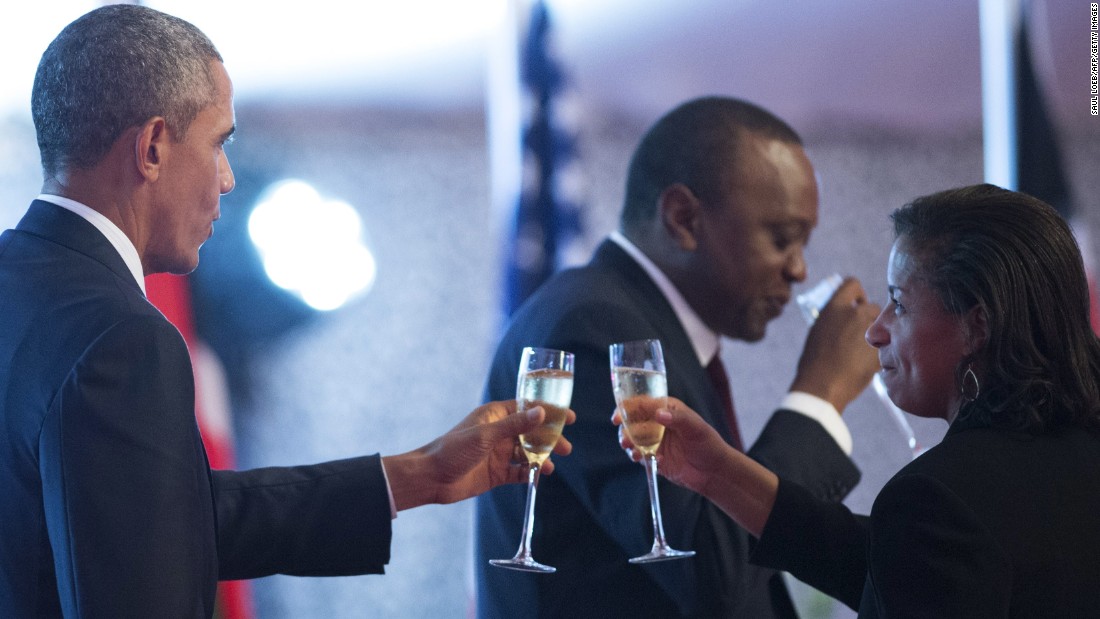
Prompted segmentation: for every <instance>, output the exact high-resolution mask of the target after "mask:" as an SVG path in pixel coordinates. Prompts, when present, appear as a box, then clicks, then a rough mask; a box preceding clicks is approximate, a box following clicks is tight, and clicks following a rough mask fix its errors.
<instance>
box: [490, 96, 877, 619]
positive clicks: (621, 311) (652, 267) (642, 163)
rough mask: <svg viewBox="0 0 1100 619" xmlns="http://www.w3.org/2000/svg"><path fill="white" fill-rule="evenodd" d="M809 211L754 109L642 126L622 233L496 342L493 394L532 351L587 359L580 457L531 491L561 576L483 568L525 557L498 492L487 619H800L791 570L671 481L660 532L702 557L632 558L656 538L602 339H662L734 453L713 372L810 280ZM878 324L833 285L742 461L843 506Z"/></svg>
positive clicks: (702, 109) (677, 391)
mask: <svg viewBox="0 0 1100 619" xmlns="http://www.w3.org/2000/svg"><path fill="white" fill-rule="evenodd" d="M817 203H818V195H817V185H816V181H815V179H814V174H813V169H812V167H811V165H810V162H809V160H808V159H807V157H806V155H805V153H804V152H803V149H802V146H801V141H800V139H799V137H798V136H797V135H796V134H795V132H794V131H793V130H792V129H791V128H790V127H788V126H787V125H786V124H785V123H784V122H783V121H781V120H780V119H778V118H776V117H775V116H774V115H772V114H770V113H769V112H767V111H765V110H763V109H761V108H759V107H757V106H755V105H752V104H749V103H746V102H743V101H738V100H734V99H727V98H717V97H714V98H705V99H699V100H695V101H691V102H688V103H686V104H684V105H682V106H680V107H678V108H677V109H675V110H673V111H672V112H670V113H668V114H667V115H665V116H664V117H663V118H662V119H660V120H659V121H658V122H657V123H656V124H655V125H654V126H653V127H652V128H651V129H650V130H649V131H648V132H647V134H646V135H645V137H644V138H643V139H642V142H641V144H640V145H639V146H638V148H637V150H636V151H635V154H634V157H633V159H632V162H631V165H630V170H629V175H628V179H627V185H626V198H625V203H624V208H623V212H622V216H621V221H620V230H619V231H618V232H616V233H613V234H612V235H611V238H610V239H608V240H607V241H605V242H604V243H603V244H602V245H601V246H600V247H599V248H598V249H597V251H596V254H595V257H594V258H593V259H592V261H591V262H590V263H589V264H588V265H587V266H585V267H583V268H579V269H574V270H570V271H566V272H564V273H561V274H559V275H557V276H555V277H554V278H553V279H552V280H551V281H549V282H548V283H547V284H546V285H544V286H543V287H542V288H541V289H540V290H539V291H538V292H536V293H535V295H533V297H532V298H531V299H530V300H529V301H528V302H527V303H526V304H525V305H524V306H523V307H522V308H521V309H520V310H519V311H518V312H517V313H516V314H515V316H514V317H513V322H512V324H511V326H510V328H509V329H508V332H507V333H506V335H505V336H504V338H503V340H502V341H501V343H500V346H499V348H498V349H497V354H496V357H495V359H494V362H493V366H492V370H491V373H490V375H489V379H488V386H487V395H488V397H489V398H498V397H501V396H503V395H506V394H511V393H513V390H514V389H515V372H516V367H517V362H518V359H519V355H520V350H521V348H522V347H523V346H547V347H553V348H559V349H564V350H568V351H571V352H573V353H574V354H575V355H576V376H575V387H574V392H573V402H572V406H573V408H574V410H576V411H577V415H578V421H577V424H576V425H575V426H572V427H571V428H569V429H568V430H567V434H568V435H569V437H570V440H571V441H572V442H573V444H574V445H576V447H577V449H576V455H574V456H573V457H572V458H570V459H569V461H568V462H563V463H561V465H560V466H559V469H558V471H559V473H558V475H556V476H555V477H554V478H552V479H546V480H544V481H543V482H541V483H540V487H539V499H538V502H537V511H538V517H537V518H536V525H535V531H534V542H533V548H534V554H535V556H536V558H537V559H538V560H539V561H540V562H543V563H546V564H548V565H551V566H554V567H556V568H557V573H555V574H551V575H532V574H526V573H521V572H513V571H509V570H503V569H499V568H496V567H492V566H489V565H488V563H487V561H488V560H489V559H493V558H501V557H507V556H510V555H511V553H512V552H514V549H515V548H514V547H515V544H516V540H517V539H518V534H519V530H520V522H521V518H522V511H523V510H522V508H523V494H522V490H521V491H519V492H515V491H512V489H505V488H502V489H497V490H494V491H493V492H491V493H488V494H486V495H485V496H482V497H480V498H479V499H478V503H477V524H476V538H477V539H476V546H475V547H476V566H475V569H476V570H477V581H478V587H477V596H478V614H479V616H480V617H483V618H494V619H495V618H508V617H527V618H534V617H569V618H577V617H593V618H596V617H601V618H602V617H627V616H629V617H706V618H711V617H738V618H745V619H766V618H769V617H783V618H789V617H794V616H795V614H796V613H795V610H794V607H793V605H792V603H791V601H790V598H789V595H788V593H787V590H786V587H785V585H784V583H783V581H782V578H781V574H779V573H777V572H775V571H772V570H768V569H763V568H759V567H755V566H751V565H748V564H747V562H746V561H747V559H748V556H749V554H750V551H751V548H750V540H749V536H748V534H747V533H746V532H745V531H744V530H742V529H740V528H739V527H738V526H737V525H736V524H735V523H734V522H733V521H732V520H730V519H729V518H727V517H726V516H725V515H724V514H723V513H722V512H721V511H720V510H719V509H717V508H716V507H715V506H714V505H712V504H711V503H709V502H708V501H706V500H705V499H703V498H701V497H700V496H698V495H696V494H693V493H691V492H688V491H686V490H683V489H681V488H678V487H675V486H673V485H671V484H667V483H664V480H662V483H661V485H660V494H661V506H662V509H663V514H664V524H665V533H666V535H667V537H668V540H669V542H670V544H671V545H672V546H673V547H675V548H679V549H690V550H695V551H696V552H697V555H696V556H695V557H694V558H690V559H681V560H676V561H667V562H661V563H652V564H647V565H632V564H629V563H628V562H627V559H628V558H630V557H632V556H637V555H640V554H643V553H644V552H645V550H647V548H648V546H649V544H650V542H651V540H652V539H653V529H652V523H651V521H650V515H649V506H648V501H649V499H648V496H647V491H646V486H645V482H644V476H643V472H642V470H641V469H640V468H639V467H638V466H637V465H636V464H634V463H632V462H630V461H629V460H628V459H627V458H625V457H624V456H623V454H622V452H621V450H620V449H619V446H618V441H617V436H616V430H615V428H614V427H613V426H612V425H611V423H610V422H609V418H610V416H611V412H612V410H613V409H614V406H615V404H614V399H613V396H612V389H611V384H610V378H609V374H610V369H609V365H608V345H609V344H611V343H613V342H621V341H628V340H638V339H649V338H657V339H660V340H661V342H662V344H663V347H664V354H665V360H666V366H667V371H668V391H669V394H670V395H673V396H676V397H678V398H680V399H682V400H683V401H684V402H687V403H689V405H690V406H691V407H693V408H694V409H695V410H698V411H700V412H701V414H702V415H703V416H704V417H705V418H706V420H707V421H708V422H709V423H710V424H711V425H713V426H714V427H715V428H717V429H718V431H719V432H720V433H721V434H722V435H723V436H724V437H725V438H726V439H727V440H728V441H730V442H731V443H733V444H734V445H736V446H739V445H740V438H739V431H738V429H737V425H736V421H735V420H734V419H733V418H732V405H731V406H729V407H728V408H727V406H726V402H728V399H727V398H726V396H725V394H726V393H728V391H724V390H723V387H722V386H721V384H722V382H723V381H724V380H725V378H726V377H725V375H724V373H723V372H722V371H721V367H720V366H718V365H716V364H715V360H716V359H719V343H720V337H721V336H726V337H730V338H736V339H740V340H745V341H750V342H752V341H757V340H760V339H761V338H762V337H763V336H764V333H765V329H766V326H767V323H768V322H769V321H770V320H772V319H773V318H775V317H776V316H778V315H779V313H780V312H781V311H782V308H783V306H784V305H785V304H786V303H787V301H789V299H790V295H791V285H792V284H793V283H795V282H801V281H803V280H804V279H805V278H806V265H805V262H804V259H803V249H804V247H805V246H806V243H807V242H808V240H809V237H810V233H811V231H812V230H813V228H814V227H815V225H816V223H817ZM876 313H877V307H875V306H874V305H872V304H870V303H868V302H867V300H866V295H865V294H864V292H863V290H862V287H861V286H860V285H859V283H858V282H857V281H855V280H847V281H846V282H845V283H844V284H843V285H842V286H841V288H840V290H839V292H838V293H837V294H836V295H835V297H834V299H833V300H832V301H831V302H830V304H829V305H828V306H827V307H826V308H825V309H824V311H823V312H822V314H821V316H820V318H819V320H818V321H817V322H816V324H815V325H814V327H813V328H812V329H811V331H810V334H809V336H808V340H807V342H806V346H805V349H804V351H803V353H802V357H801V359H800V361H799V366H798V371H797V373H796V375H795V378H794V380H793V382H792V384H791V393H790V394H789V395H788V396H787V398H786V399H785V400H784V402H783V403H782V404H781V406H780V409H779V410H778V411H776V412H775V413H774V414H773V416H772V417H771V419H770V420H769V422H768V423H767V425H766V427H765V428H764V429H763V431H762V433H761V435H760V437H759V439H758V440H757V441H756V442H755V443H754V445H753V446H752V448H751V449H749V450H748V453H749V454H750V455H751V456H752V457H753V458H756V459H757V460H759V461H760V462H762V463H763V464H765V465H766V466H768V467H769V468H771V469H773V470H775V471H777V472H782V473H781V474H783V475H785V476H788V477H794V478H797V479H798V480H799V481H800V483H802V484H804V485H806V486H807V487H808V488H810V489H811V491H812V492H814V493H815V494H816V495H817V496H820V497H823V498H826V499H829V500H833V501H838V500H840V499H841V498H843V497H844V496H845V495H846V494H847V493H848V492H849V491H850V490H851V488H852V487H853V486H854V485H855V484H856V482H857V481H858V478H859V473H858V471H857V469H856V468H855V467H854V465H853V464H852V463H851V461H850V459H849V458H848V456H847V453H846V452H847V451H849V450H850V441H851V438H850V436H849V435H848V434H847V430H846V428H845V427H844V424H843V423H842V422H841V420H840V416H839V414H838V413H839V411H841V410H843V409H844V408H845V407H846V406H847V405H848V403H849V402H850V401H851V400H852V399H854V398H855V397H856V396H857V395H858V394H859V393H860V392H861V391H862V390H863V389H864V388H865V387H866V385H867V383H868V382H869V381H870V379H871V376H872V374H873V373H874V371H875V370H876V369H877V367H878V364H877V360H876V358H875V355H874V351H873V350H872V349H871V348H870V347H869V346H867V344H866V342H864V341H863V333H864V331H865V330H866V328H867V326H868V325H869V324H870V323H871V321H872V320H873V319H874V317H875V315H876ZM708 368H709V370H708ZM716 381H717V382H716ZM727 389H728V387H727ZM842 445H843V446H842Z"/></svg>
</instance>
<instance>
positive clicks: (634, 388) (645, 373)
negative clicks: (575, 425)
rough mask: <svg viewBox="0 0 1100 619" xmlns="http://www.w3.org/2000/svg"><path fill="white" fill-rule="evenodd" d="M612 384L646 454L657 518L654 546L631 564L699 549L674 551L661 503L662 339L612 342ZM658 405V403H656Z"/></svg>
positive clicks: (628, 427)
mask: <svg viewBox="0 0 1100 619" xmlns="http://www.w3.org/2000/svg"><path fill="white" fill-rule="evenodd" d="M610 353H611V385H612V388H613V389H614V392H615V404H616V406H617V407H618V410H619V413H620V415H621V419H622V423H623V426H622V427H623V430H624V431H625V432H626V435H627V437H628V438H629V439H630V441H631V442H632V443H633V444H634V448H635V449H637V450H638V451H639V452H640V453H641V454H642V459H643V461H644V462H645V468H646V483H647V485H648V487H649V511H650V516H652V518H653V548H652V549H651V550H650V551H649V553H647V554H645V555H642V556H640V557H635V558H633V559H630V562H631V563H649V562H653V561H665V560H668V559H680V558H684V557H691V556H694V555H695V551H692V550H688V551H683V550H674V549H673V548H671V547H670V546H669V545H668V542H667V541H666V540H665V531H664V524H663V523H662V521H661V504H660V499H659V497H658V495H657V448H658V447H660V445H661V439H662V438H664V433H665V427H664V426H663V425H661V424H660V423H658V422H657V420H656V419H655V415H656V411H657V409H658V408H664V407H665V406H667V401H668V382H667V379H666V375H665V360H664V355H663V353H662V351H661V342H660V341H659V340H638V341H633V342H624V343H619V344H612V345H611V348H610ZM654 404H656V406H654Z"/></svg>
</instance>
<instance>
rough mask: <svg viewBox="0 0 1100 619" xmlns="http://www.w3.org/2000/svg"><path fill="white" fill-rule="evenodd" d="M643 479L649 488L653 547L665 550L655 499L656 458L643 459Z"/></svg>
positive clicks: (658, 507)
mask: <svg viewBox="0 0 1100 619" xmlns="http://www.w3.org/2000/svg"><path fill="white" fill-rule="evenodd" d="M645 479H646V485H647V486H648V487H649V513H650V515H651V516H653V547H654V548H667V547H668V542H666V541H665V525H664V523H662V522H661V502H660V499H659V498H658V497H657V456H652V455H651V456H646V457H645Z"/></svg>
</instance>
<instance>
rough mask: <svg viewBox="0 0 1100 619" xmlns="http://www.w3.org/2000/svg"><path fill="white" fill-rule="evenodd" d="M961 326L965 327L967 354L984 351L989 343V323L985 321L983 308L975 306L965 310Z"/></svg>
mask: <svg viewBox="0 0 1100 619" xmlns="http://www.w3.org/2000/svg"><path fill="white" fill-rule="evenodd" d="M963 324H964V325H965V326H966V333H965V335H966V338H967V340H968V341H967V347H968V348H969V354H974V353H976V352H978V351H979V350H982V349H984V348H985V345H986V343H987V342H989V321H988V320H987V319H986V314H985V307H983V306H981V305H975V306H974V307H972V308H970V309H969V310H967V312H966V314H965V315H964V316H963Z"/></svg>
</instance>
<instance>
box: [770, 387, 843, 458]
mask: <svg viewBox="0 0 1100 619" xmlns="http://www.w3.org/2000/svg"><path fill="white" fill-rule="evenodd" d="M779 407H780V408H785V409H787V410H792V411H794V412H796V413H801V414H803V415H805V416H807V417H809V418H810V419H814V420H816V421H817V422H818V423H820V424H821V426H822V427H823V428H825V431H826V432H828V433H829V436H832V437H833V440H834V441H836V444H837V446H839V447H840V449H841V450H842V451H843V452H844V455H846V456H851V455H852V433H851V432H849V431H848V424H846V423H844V420H843V419H841V418H840V413H838V412H837V410H836V407H835V406H833V405H832V404H829V403H828V402H826V401H825V400H823V399H821V398H819V397H817V396H816V395H810V394H808V393H805V392H802V391H792V392H790V393H788V394H787V397H785V398H783V402H782V403H780V405H779Z"/></svg>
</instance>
